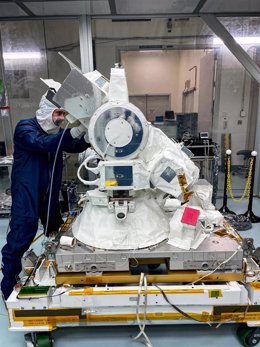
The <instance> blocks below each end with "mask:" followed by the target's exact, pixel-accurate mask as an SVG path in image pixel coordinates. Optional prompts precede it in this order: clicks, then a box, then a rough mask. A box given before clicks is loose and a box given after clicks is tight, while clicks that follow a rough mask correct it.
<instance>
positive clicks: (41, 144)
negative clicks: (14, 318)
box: [1, 118, 90, 299]
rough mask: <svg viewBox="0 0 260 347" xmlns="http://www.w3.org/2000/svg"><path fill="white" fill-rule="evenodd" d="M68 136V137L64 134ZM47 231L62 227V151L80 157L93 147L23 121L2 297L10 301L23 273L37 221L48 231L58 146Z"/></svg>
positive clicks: (33, 120) (16, 136) (16, 144)
mask: <svg viewBox="0 0 260 347" xmlns="http://www.w3.org/2000/svg"><path fill="white" fill-rule="evenodd" d="M64 132H65V133H64ZM63 133H64V135H63V138H62V141H61V145H60V149H59V152H58V154H57V158H56V164H55V170H54V174H53V184H52V192H51V202H50V209H49V220H48V227H47V230H45V233H46V234H47V235H48V234H49V233H50V232H52V231H57V230H58V228H59V226H60V224H61V221H62V220H61V214H60V210H59V190H60V186H61V180H62V167H63V158H62V151H66V152H70V153H79V152H82V151H84V150H86V149H87V148H88V147H89V146H90V145H89V144H87V143H86V142H85V140H84V138H83V137H81V138H80V139H73V138H72V136H71V134H70V130H69V129H68V130H63V129H59V131H58V132H57V133H56V134H51V135H50V134H47V133H46V132H44V130H42V128H41V127H40V125H39V123H38V122H37V119H36V118H31V119H26V120H21V121H20V122H19V123H18V124H17V126H16V129H15V133H14V163H13V168H12V176H11V179H12V185H11V193H12V210H11V221H10V232H9V233H8V235H7V243H6V245H5V246H4V247H3V249H2V269H3V275H4V278H3V280H2V282H1V290H2V293H3V295H4V297H5V299H7V298H8V297H9V295H10V294H11V292H12V290H13V287H14V285H15V284H16V278H17V276H18V275H19V273H20V272H21V269H22V266H21V259H22V256H23V254H24V252H26V251H27V250H28V248H29V247H30V245H31V243H32V241H33V239H34V237H35V235H36V233H37V229H38V220H39V218H40V219H41V222H42V224H43V226H44V228H45V229H46V219H47V210H48V203H49V189H50V178H51V173H52V169H53V163H54V158H55V154H56V151H57V147H58V144H59V142H60V139H61V136H62V134H63Z"/></svg>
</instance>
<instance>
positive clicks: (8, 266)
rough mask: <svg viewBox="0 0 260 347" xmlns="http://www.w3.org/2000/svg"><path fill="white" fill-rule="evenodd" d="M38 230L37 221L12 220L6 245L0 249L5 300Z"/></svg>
mask: <svg viewBox="0 0 260 347" xmlns="http://www.w3.org/2000/svg"><path fill="white" fill-rule="evenodd" d="M37 229H38V219H29V220H28V218H27V219H25V218H20V217H18V218H17V217H16V218H12V219H11V222H10V231H9V233H8V234H7V243H6V245H5V246H4V247H3V249H2V271H3V276H4V277H3V280H2V282H1V290H2V293H3V295H4V297H5V299H6V300H7V298H8V297H9V295H10V294H11V292H12V290H13V287H14V285H15V284H16V282H17V277H18V275H19V274H20V272H21V270H22V264H21V259H22V256H23V254H24V252H26V251H27V250H28V248H29V247H30V245H31V243H32V241H33V239H34V237H35V234H36V232H37Z"/></svg>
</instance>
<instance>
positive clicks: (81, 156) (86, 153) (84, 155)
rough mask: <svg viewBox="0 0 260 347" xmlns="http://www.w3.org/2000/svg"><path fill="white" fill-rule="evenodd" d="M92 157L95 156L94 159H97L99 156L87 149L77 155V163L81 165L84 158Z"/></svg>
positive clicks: (92, 150)
mask: <svg viewBox="0 0 260 347" xmlns="http://www.w3.org/2000/svg"><path fill="white" fill-rule="evenodd" d="M94 156H96V158H99V155H98V154H97V153H96V152H95V151H94V149H92V148H90V147H89V148H87V149H86V150H85V151H84V152H81V153H79V157H78V160H79V163H80V164H81V163H82V162H83V161H84V160H85V159H86V158H88V157H94Z"/></svg>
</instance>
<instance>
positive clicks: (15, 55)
mask: <svg viewBox="0 0 260 347" xmlns="http://www.w3.org/2000/svg"><path fill="white" fill-rule="evenodd" d="M3 58H4V59H6V60H7V59H8V60H19V59H21V60H22V59H41V53H40V52H4V53H3Z"/></svg>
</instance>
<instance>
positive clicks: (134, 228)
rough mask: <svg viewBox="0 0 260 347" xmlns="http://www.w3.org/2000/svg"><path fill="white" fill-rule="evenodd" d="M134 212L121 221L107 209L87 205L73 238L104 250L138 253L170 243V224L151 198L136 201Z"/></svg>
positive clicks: (148, 195)
mask: <svg viewBox="0 0 260 347" xmlns="http://www.w3.org/2000/svg"><path fill="white" fill-rule="evenodd" d="M134 202H135V212H134V213H128V214H127V217H126V220H124V221H123V222H122V221H118V220H117V219H116V216H115V214H114V213H110V212H109V211H108V208H107V207H100V206H94V205H92V204H91V203H87V204H86V205H85V206H84V209H83V211H82V213H81V214H80V215H79V216H78V217H77V219H76V220H75V222H74V223H73V225H72V232H73V235H74V237H76V238H77V239H78V240H79V241H81V242H83V243H85V244H86V245H89V246H92V247H96V248H101V249H114V250H118V249H129V250H133V249H139V248H145V247H149V246H153V245H155V244H157V243H159V242H162V241H163V240H165V239H167V237H168V234H169V222H168V219H167V217H166V216H165V214H164V212H163V211H162V210H161V209H160V207H159V206H158V204H157V202H156V200H155V199H154V198H153V197H152V196H151V195H150V194H144V196H141V197H137V198H135V199H134Z"/></svg>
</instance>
